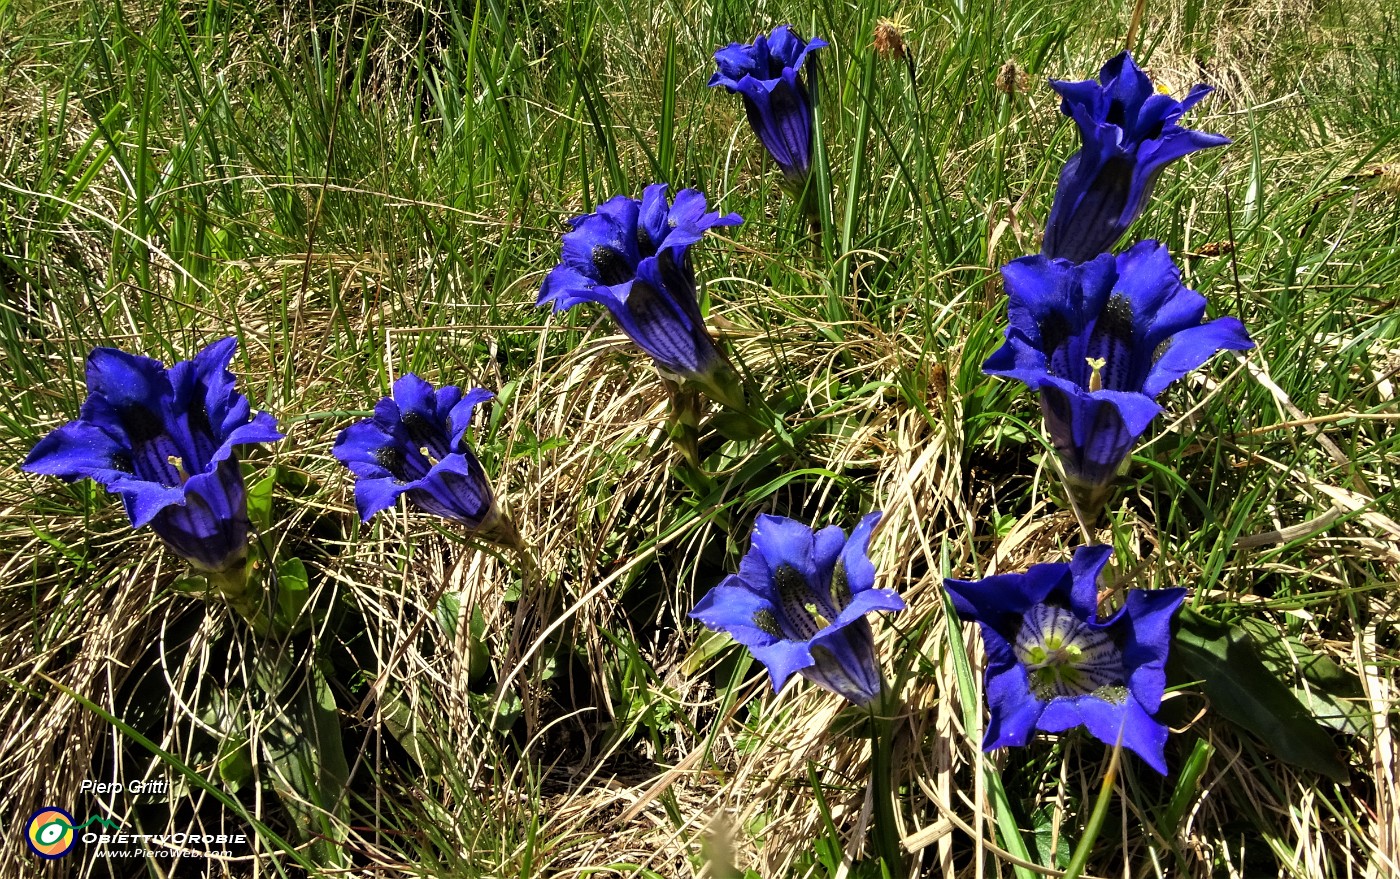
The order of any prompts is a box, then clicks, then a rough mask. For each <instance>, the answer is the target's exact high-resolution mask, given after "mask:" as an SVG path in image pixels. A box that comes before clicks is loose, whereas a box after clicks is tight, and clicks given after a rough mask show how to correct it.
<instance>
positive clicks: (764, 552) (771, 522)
mask: <svg viewBox="0 0 1400 879" xmlns="http://www.w3.org/2000/svg"><path fill="white" fill-rule="evenodd" d="M813 543H814V538H813V535H812V529H811V528H808V527H807V526H806V525H803V524H802V523H801V522H798V521H796V520H793V519H786V518H783V517H781V516H770V515H768V514H766V513H764V514H760V515H759V517H758V519H757V520H756V521H755V522H754V526H753V536H752V538H751V545H752V547H753V548H754V549H756V550H757V551H758V552H759V553H760V555H761V557H762V558H763V560H764V561H765V562H766V563H767V564H768V578H769V580H771V579H772V575H773V572H775V571H777V570H778V568H779V567H780V566H782V565H791V566H792V567H794V568H796V569H797V571H798V572H799V573H800V574H802V576H803V577H805V578H806V579H807V582H808V583H814V582H816V579H817V571H816V565H815V561H814V560H813V558H812V548H813Z"/></svg>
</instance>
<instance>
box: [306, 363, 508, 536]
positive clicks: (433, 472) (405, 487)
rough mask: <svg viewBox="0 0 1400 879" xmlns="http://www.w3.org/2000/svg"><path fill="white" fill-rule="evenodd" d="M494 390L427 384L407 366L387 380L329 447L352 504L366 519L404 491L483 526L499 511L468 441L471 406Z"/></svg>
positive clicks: (426, 506)
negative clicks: (370, 410)
mask: <svg viewBox="0 0 1400 879" xmlns="http://www.w3.org/2000/svg"><path fill="white" fill-rule="evenodd" d="M493 396H495V395H494V394H492V393H491V392H490V391H487V390H483V389H481V388H473V389H471V390H470V391H468V392H466V393H465V394H463V393H462V389H461V388H459V387H455V386H453V385H445V386H443V387H441V388H439V389H437V390H436V391H434V390H433V386H432V385H430V384H429V383H428V382H426V381H424V380H423V379H421V378H419V377H418V376H416V375H413V374H412V373H409V374H408V375H404V376H401V377H400V378H399V380H398V381H396V382H394V393H393V396H390V397H384V398H382V399H381V400H380V401H379V402H378V403H377V404H376V405H375V407H374V417H372V418H367V419H365V420H364V421H359V422H356V423H355V424H352V425H350V426H349V427H347V428H345V429H344V430H342V431H341V432H340V436H338V437H336V440H335V446H334V447H333V448H332V449H331V454H333V455H334V456H335V458H336V460H338V461H340V462H341V463H342V464H344V465H345V466H346V467H349V468H350V472H352V473H354V474H355V507H356V509H358V510H359V513H360V518H361V519H363V520H364V521H366V522H368V521H369V520H370V518H371V517H373V516H374V514H375V513H377V512H379V511H380V510H384V509H387V508H389V507H392V506H394V504H396V503H398V500H399V496H400V495H407V496H408V500H409V502H410V503H412V504H413V505H414V506H415V507H417V508H418V509H420V510H423V511H425V512H428V513H432V514H433V515H435V516H441V517H442V518H444V519H451V520H452V521H454V522H460V523H462V524H463V525H466V526H467V527H468V528H471V529H473V530H479V531H489V530H491V529H492V527H493V526H495V525H496V524H497V522H498V521H499V519H500V514H499V512H498V510H497V507H496V499H495V496H494V494H492V492H491V483H490V481H489V480H488V479H487V478H486V472H485V471H484V470H483V469H482V468H481V464H480V462H478V461H477V459H476V454H475V453H474V452H472V449H471V446H470V445H468V444H467V439H466V434H467V428H468V426H469V425H470V424H471V416H472V410H473V409H475V408H476V406H477V405H478V404H480V403H484V402H485V401H487V400H489V399H491V398H492V397H493Z"/></svg>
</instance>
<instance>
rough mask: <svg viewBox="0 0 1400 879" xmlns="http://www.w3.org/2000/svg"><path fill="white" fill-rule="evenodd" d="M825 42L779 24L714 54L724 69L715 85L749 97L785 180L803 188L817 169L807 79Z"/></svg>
mask: <svg viewBox="0 0 1400 879" xmlns="http://www.w3.org/2000/svg"><path fill="white" fill-rule="evenodd" d="M824 46H826V41H825V40H821V39H815V38H814V39H812V40H811V41H808V42H804V41H803V39H802V38H801V37H799V36H798V35H797V34H796V33H794V32H793V30H792V28H791V27H789V26H788V25H785V24H784V25H779V26H778V27H776V28H774V29H773V33H771V34H769V35H768V36H766V37H765V36H763V35H762V34H760V35H759V36H758V38H757V39H755V40H754V41H753V43H751V44H748V45H745V44H744V43H731V44H729V45H728V46H725V47H724V48H723V49H720V50H719V51H718V52H716V53H715V63H716V64H717V65H718V66H719V70H718V71H717V72H716V73H715V74H714V76H711V77H710V82H709V84H710V85H711V86H717V85H722V86H724V87H725V88H726V89H728V90H729V91H730V92H735V93H738V94H739V95H741V96H743V99H744V112H745V113H746V114H747V115H748V117H749V127H751V128H752V129H753V131H754V134H756V135H758V139H759V141H761V142H762V143H763V146H764V147H765V148H766V149H767V150H768V154H769V155H771V156H772V157H773V161H774V162H776V163H777V165H778V167H779V168H780V169H781V170H782V172H783V182H784V185H785V186H786V187H787V188H788V189H789V190H790V191H792V192H794V193H800V192H801V191H802V190H803V188H804V187H805V186H806V185H807V176H808V175H809V174H810V173H811V171H812V98H811V96H810V95H809V94H808V93H807V85H806V83H805V82H803V80H802V66H803V64H805V63H806V61H807V56H808V55H809V54H810V53H812V52H814V51H816V50H817V49H820V48H823V47H824Z"/></svg>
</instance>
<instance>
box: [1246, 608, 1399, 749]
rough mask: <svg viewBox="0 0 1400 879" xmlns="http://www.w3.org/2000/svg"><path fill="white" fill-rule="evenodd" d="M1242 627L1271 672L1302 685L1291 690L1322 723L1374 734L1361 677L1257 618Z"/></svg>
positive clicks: (1359, 733) (1340, 729) (1348, 731)
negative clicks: (1252, 640)
mask: <svg viewBox="0 0 1400 879" xmlns="http://www.w3.org/2000/svg"><path fill="white" fill-rule="evenodd" d="M1240 627H1241V628H1243V629H1244V630H1245V631H1247V632H1249V634H1250V635H1251V636H1253V638H1254V644H1255V646H1256V647H1257V648H1258V650H1259V658H1260V659H1261V660H1263V662H1264V664H1265V665H1266V666H1268V667H1269V670H1270V671H1272V672H1273V673H1274V674H1276V675H1278V677H1279V679H1280V680H1284V681H1300V682H1301V683H1300V685H1299V686H1294V687H1292V689H1293V694H1294V695H1295V696H1297V697H1298V699H1299V701H1301V702H1302V703H1303V704H1304V705H1306V706H1307V707H1308V709H1309V710H1310V711H1311V712H1312V715H1313V717H1315V718H1317V721H1318V722H1319V723H1321V724H1322V725H1323V726H1326V727H1327V728H1328V729H1332V730H1336V731H1337V732H1342V733H1346V734H1348V735H1354V736H1369V735H1370V734H1371V731H1372V726H1371V710H1370V708H1369V707H1368V706H1367V704H1366V701H1365V691H1364V690H1363V689H1362V687H1361V679H1360V678H1359V677H1357V676H1356V675H1355V674H1353V673H1351V672H1349V671H1347V670H1346V669H1344V668H1342V667H1341V666H1340V665H1338V664H1337V663H1336V662H1334V661H1333V660H1332V658H1331V657H1330V656H1327V655H1326V654H1323V653H1318V652H1317V651H1316V650H1313V649H1312V648H1311V647H1309V646H1308V645H1307V644H1304V643H1303V639H1302V638H1299V637H1298V636H1296V635H1284V636H1283V637H1279V632H1278V629H1276V628H1275V627H1274V626H1272V625H1270V624H1269V623H1268V622H1266V621H1264V620H1261V619H1259V618H1257V617H1249V618H1247V619H1243V620H1240Z"/></svg>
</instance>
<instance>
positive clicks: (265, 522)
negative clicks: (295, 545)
mask: <svg viewBox="0 0 1400 879" xmlns="http://www.w3.org/2000/svg"><path fill="white" fill-rule="evenodd" d="M276 485H277V468H275V467H274V468H273V469H272V472H271V473H269V474H267V475H266V476H264V477H263V478H262V479H259V480H258V481H257V482H254V483H253V484H252V485H250V486H248V521H250V522H252V523H253V527H254V528H255V529H257V530H258V531H260V532H262V533H267V532H268V531H271V530H272V489H273V487H274V486H276Z"/></svg>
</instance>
